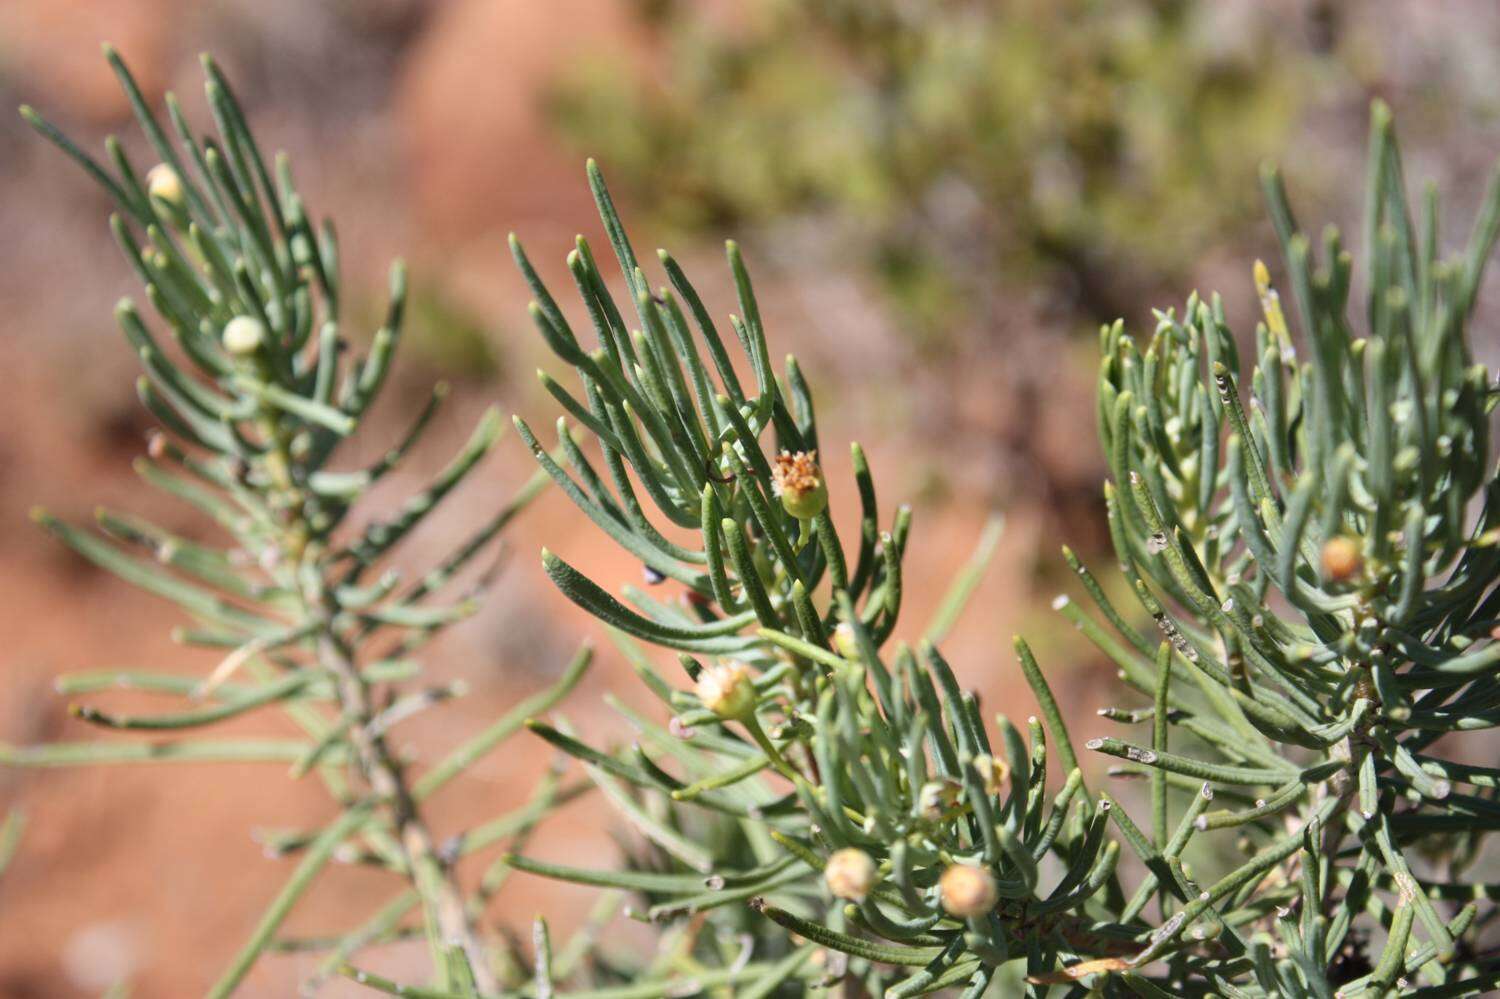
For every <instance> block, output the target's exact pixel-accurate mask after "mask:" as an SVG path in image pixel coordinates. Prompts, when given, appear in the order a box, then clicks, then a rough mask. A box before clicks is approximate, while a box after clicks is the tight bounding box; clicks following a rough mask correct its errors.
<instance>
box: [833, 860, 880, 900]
mask: <svg viewBox="0 0 1500 999" xmlns="http://www.w3.org/2000/svg"><path fill="white" fill-rule="evenodd" d="M823 879H824V880H825V881H827V882H828V890H829V891H830V892H832V893H833V897H834V898H842V899H844V900H845V901H849V902H863V901H864V899H865V896H866V895H868V894H870V889H871V888H874V887H875V861H874V860H872V859H871V858H870V855H869V854H868V853H866V852H865V851H863V850H858V849H855V848H854V847H852V846H851V847H847V848H845V849H843V850H836V851H834V853H833V855H832V856H830V857H829V858H828V866H827V867H825V868H824V869H823Z"/></svg>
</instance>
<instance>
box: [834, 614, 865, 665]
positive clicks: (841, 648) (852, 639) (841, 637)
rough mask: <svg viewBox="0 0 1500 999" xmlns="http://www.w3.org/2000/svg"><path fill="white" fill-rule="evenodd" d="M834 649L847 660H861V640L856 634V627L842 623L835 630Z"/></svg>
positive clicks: (846, 622) (845, 622)
mask: <svg viewBox="0 0 1500 999" xmlns="http://www.w3.org/2000/svg"><path fill="white" fill-rule="evenodd" d="M833 649H834V651H835V652H837V653H838V654H839V655H841V656H843V657H844V658H845V659H858V658H859V639H858V638H857V637H856V636H855V634H854V625H852V624H850V623H849V622H848V621H840V622H839V624H838V627H837V628H834V629H833Z"/></svg>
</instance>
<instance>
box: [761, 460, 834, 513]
mask: <svg viewBox="0 0 1500 999" xmlns="http://www.w3.org/2000/svg"><path fill="white" fill-rule="evenodd" d="M771 485H772V487H773V488H774V489H775V490H776V495H777V496H780V497H781V505H782V506H783V507H785V508H786V512H787V513H789V514H791V515H792V516H793V517H796V518H797V519H798V520H812V519H813V518H814V517H816V516H817V515H818V514H820V513H822V512H823V511H824V510H825V509H827V508H828V486H827V485H826V484H825V483H824V482H823V470H822V469H821V468H819V467H818V452H816V451H798V452H797V453H796V454H789V453H788V452H786V451H783V452H781V453H780V454H778V455H777V456H776V460H775V463H774V464H772V466H771Z"/></svg>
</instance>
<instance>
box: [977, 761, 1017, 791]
mask: <svg viewBox="0 0 1500 999" xmlns="http://www.w3.org/2000/svg"><path fill="white" fill-rule="evenodd" d="M974 769H975V770H978V771H979V779H980V780H981V781H982V782H983V783H984V793H985V794H991V795H994V794H999V793H1000V791H1001V789H1002V788H1004V787H1005V783H1006V781H1008V780H1010V764H1009V763H1007V762H1006V761H1005V759H1004V758H1003V757H998V756H991V755H990V754H989V753H981V754H979V755H978V756H976V757H974Z"/></svg>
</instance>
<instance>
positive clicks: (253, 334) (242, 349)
mask: <svg viewBox="0 0 1500 999" xmlns="http://www.w3.org/2000/svg"><path fill="white" fill-rule="evenodd" d="M265 342H266V327H265V324H264V323H262V322H261V321H260V320H259V319H256V318H254V317H252V316H235V317H234V318H233V319H231V320H229V322H227V323H225V324H224V349H225V350H227V351H229V352H230V353H231V354H238V355H240V356H242V357H243V356H245V355H248V354H253V353H255V352H256V351H257V350H259V349H260V346H261V344H263V343H265Z"/></svg>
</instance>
